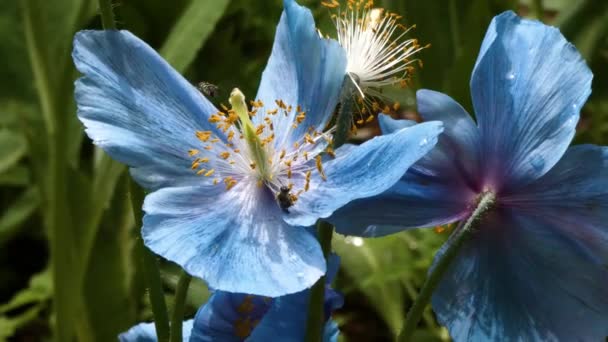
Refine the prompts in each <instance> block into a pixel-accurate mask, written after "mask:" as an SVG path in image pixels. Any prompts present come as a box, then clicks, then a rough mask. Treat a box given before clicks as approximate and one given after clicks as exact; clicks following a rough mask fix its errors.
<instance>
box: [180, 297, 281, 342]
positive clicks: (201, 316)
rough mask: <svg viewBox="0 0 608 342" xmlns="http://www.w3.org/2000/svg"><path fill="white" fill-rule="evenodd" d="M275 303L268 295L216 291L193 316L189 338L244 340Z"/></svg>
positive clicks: (223, 341) (200, 340)
mask: <svg viewBox="0 0 608 342" xmlns="http://www.w3.org/2000/svg"><path fill="white" fill-rule="evenodd" d="M272 303H273V299H272V298H269V297H261V296H252V295H245V294H240V293H230V292H223V291H214V292H213V294H212V295H211V297H210V298H209V300H208V301H207V303H205V305H203V306H202V307H201V308H200V309H199V310H198V312H197V314H196V317H195V318H194V329H193V330H192V338H191V339H190V342H215V341H221V342H241V341H243V340H245V339H246V338H247V337H248V336H249V335H250V334H251V331H252V330H253V329H254V328H255V326H256V325H257V324H258V323H259V322H260V320H261V319H262V318H263V317H264V315H265V314H266V312H268V310H269V309H270V307H271V305H272Z"/></svg>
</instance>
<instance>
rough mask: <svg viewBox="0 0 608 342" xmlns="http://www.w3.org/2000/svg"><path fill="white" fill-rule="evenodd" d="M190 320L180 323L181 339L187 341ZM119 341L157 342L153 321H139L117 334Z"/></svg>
mask: <svg viewBox="0 0 608 342" xmlns="http://www.w3.org/2000/svg"><path fill="white" fill-rule="evenodd" d="M192 324H193V321H192V320H188V321H185V322H184V323H182V340H183V341H184V342H187V341H189V340H190V332H191V331H192ZM118 340H119V341H120V342H157V341H158V338H157V337H156V328H155V326H154V323H140V324H138V325H136V326H134V327H132V328H131V329H129V330H128V331H127V332H124V333H122V334H120V335H119V336H118Z"/></svg>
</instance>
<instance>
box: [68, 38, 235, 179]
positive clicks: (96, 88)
mask: <svg viewBox="0 0 608 342" xmlns="http://www.w3.org/2000/svg"><path fill="white" fill-rule="evenodd" d="M72 57H73V59H74V63H75V65H76V68H77V69H78V70H79V71H80V72H81V73H82V74H83V77H82V78H80V79H79V80H78V81H76V103H77V105H78V117H79V119H80V120H81V121H82V123H83V124H84V125H85V127H86V133H87V134H88V135H89V137H90V138H91V139H92V140H93V142H94V143H95V144H96V145H98V146H100V147H101V148H103V149H104V150H105V151H106V152H107V153H109V154H110V156H112V158H114V159H116V160H118V161H120V162H122V163H125V164H127V165H129V166H130V167H132V168H133V169H132V174H133V176H134V177H135V178H136V180H137V181H138V182H139V183H140V184H141V185H143V186H144V187H146V188H148V189H157V188H160V187H163V186H168V185H173V186H175V185H184V184H191V183H194V182H196V178H195V177H194V173H193V172H192V170H191V169H190V164H191V159H190V158H189V156H188V150H189V149H195V148H200V147H201V146H200V142H199V141H198V140H197V139H196V136H195V131H197V130H211V131H215V127H214V126H212V125H210V123H209V122H208V121H207V120H208V118H209V115H210V114H212V113H214V112H217V110H216V109H215V107H214V106H213V105H212V104H211V103H210V102H209V101H207V100H206V99H205V98H204V97H203V96H202V95H201V93H199V92H198V91H197V90H196V89H195V88H194V87H193V86H192V85H190V83H188V82H187V81H186V80H185V79H184V78H183V77H182V76H180V75H179V73H177V72H176V71H175V70H174V69H173V68H171V66H170V65H169V64H168V63H167V62H166V61H165V60H163V59H162V58H161V57H160V56H159V55H158V54H157V53H156V52H155V51H154V50H153V49H152V48H151V47H149V46H148V45H147V44H146V43H144V42H143V41H141V40H140V39H139V38H137V37H135V36H134V35H132V34H131V33H130V32H128V31H109V30H105V31H81V32H78V33H77V34H76V37H75V39H74V51H73V53H72ZM216 133H217V134H218V135H220V136H223V134H221V133H220V132H216ZM198 182H200V178H199V179H198Z"/></svg>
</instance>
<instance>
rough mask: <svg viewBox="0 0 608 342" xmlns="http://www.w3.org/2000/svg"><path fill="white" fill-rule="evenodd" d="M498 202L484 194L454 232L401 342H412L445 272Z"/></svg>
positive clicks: (429, 279) (425, 283)
mask: <svg viewBox="0 0 608 342" xmlns="http://www.w3.org/2000/svg"><path fill="white" fill-rule="evenodd" d="M495 202H496V197H495V195H494V194H493V193H491V192H486V193H483V194H482V195H481V197H480V199H479V202H478V204H477V208H475V211H473V213H472V214H471V216H469V218H468V219H467V220H466V221H462V222H461V224H460V225H459V227H458V228H456V229H455V230H454V233H453V234H452V236H451V237H450V239H449V240H448V242H447V244H448V245H447V248H446V249H445V251H444V253H443V255H442V256H441V258H440V259H439V261H438V262H437V263H436V264H435V267H434V268H433V269H432V270H431V272H430V274H429V275H428V276H427V278H426V281H425V282H424V284H423V285H422V289H421V290H420V293H419V294H418V298H416V300H415V301H414V305H412V308H411V309H410V311H409V312H408V314H407V317H406V319H405V324H404V326H403V330H402V331H401V334H400V335H399V341H401V342H404V341H410V340H411V338H412V334H413V333H414V330H416V326H417V325H418V322H419V321H420V318H421V317H422V314H423V313H424V309H425V308H426V306H427V304H428V303H429V301H430V300H431V297H432V295H433V292H434V291H435V288H436V287H437V285H438V284H439V282H440V281H441V279H442V278H443V275H444V274H445V272H446V271H447V270H448V269H449V267H450V265H451V264H452V262H453V261H454V260H455V259H456V257H457V256H458V252H459V251H460V249H461V248H462V247H463V246H464V244H465V242H466V241H467V240H468V239H469V237H470V236H471V234H472V233H473V232H474V231H475V230H476V229H477V227H478V226H479V223H480V222H481V221H482V219H483V217H484V215H485V214H486V213H487V212H488V211H489V210H492V208H493V207H494V204H495Z"/></svg>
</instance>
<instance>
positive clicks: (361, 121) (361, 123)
mask: <svg viewBox="0 0 608 342" xmlns="http://www.w3.org/2000/svg"><path fill="white" fill-rule="evenodd" d="M364 123H365V121H363V119H359V120H357V125H363V124H364Z"/></svg>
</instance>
